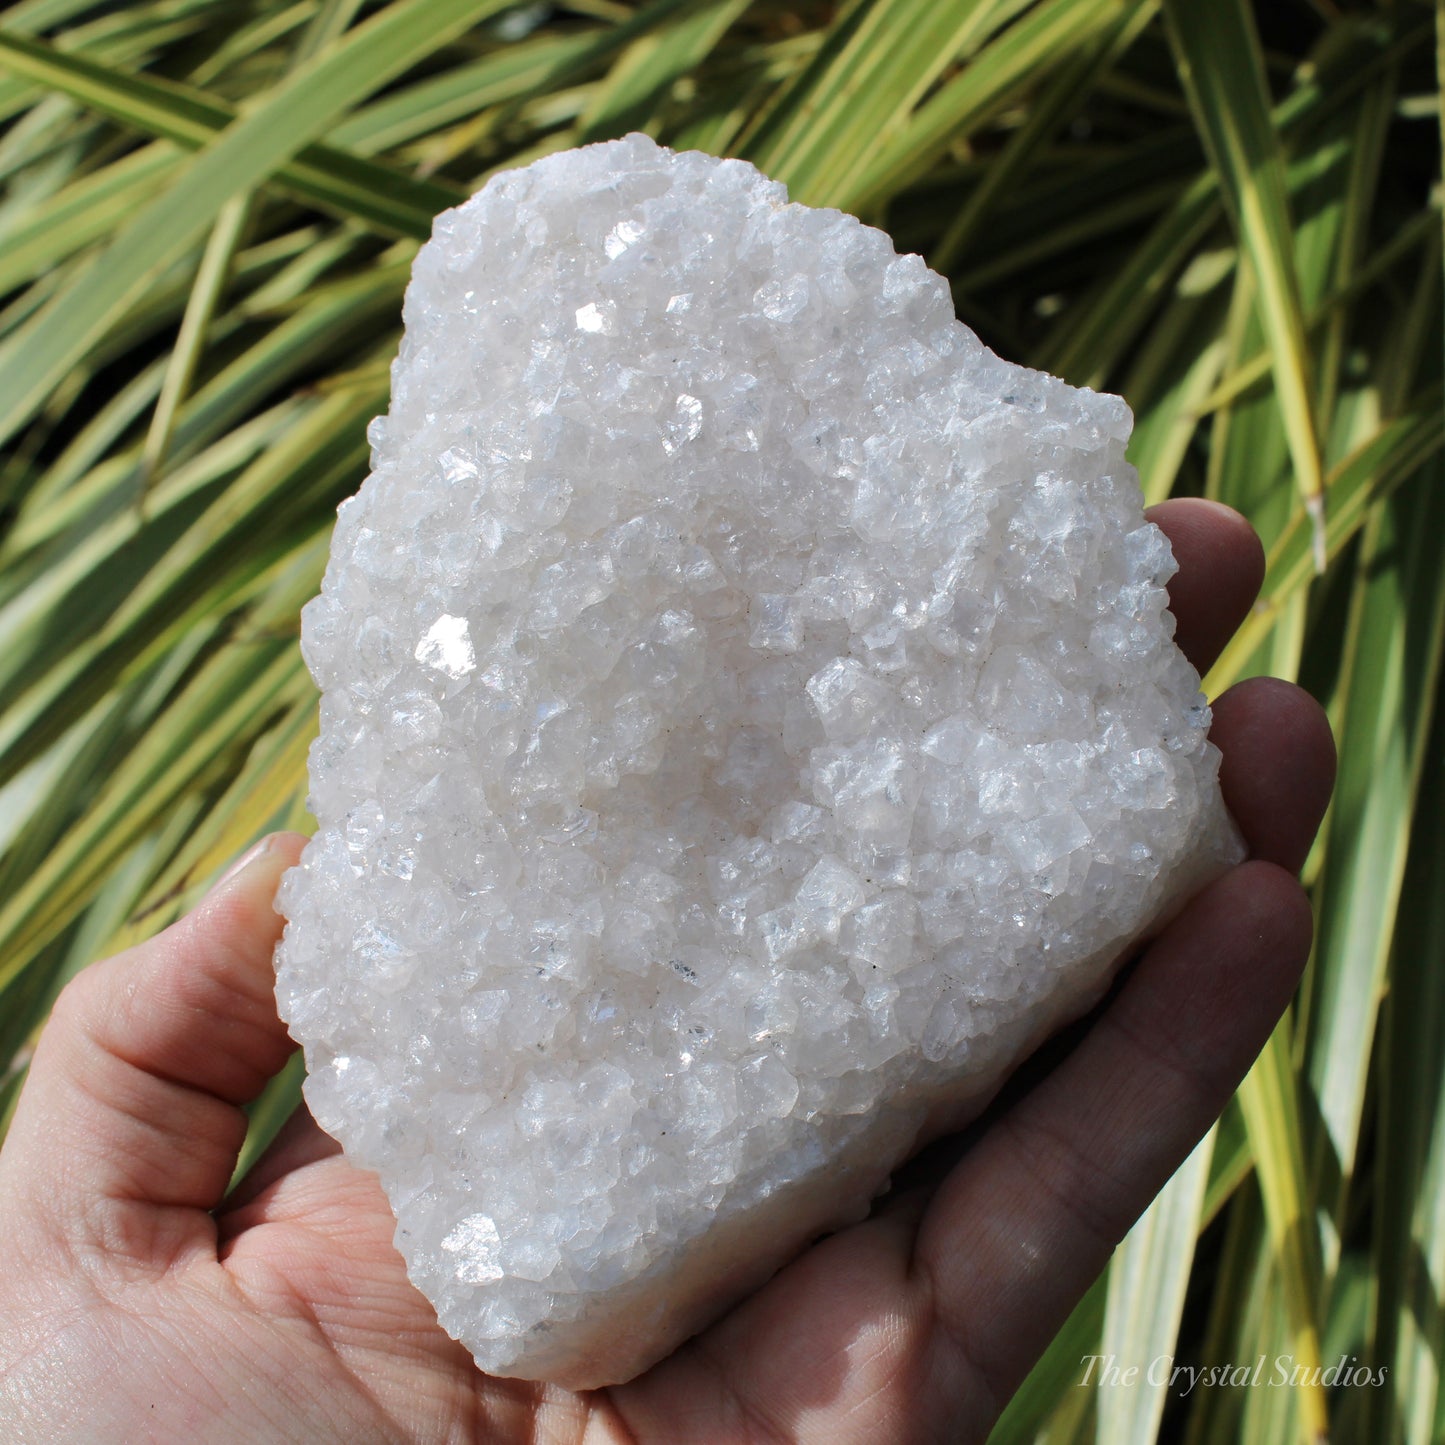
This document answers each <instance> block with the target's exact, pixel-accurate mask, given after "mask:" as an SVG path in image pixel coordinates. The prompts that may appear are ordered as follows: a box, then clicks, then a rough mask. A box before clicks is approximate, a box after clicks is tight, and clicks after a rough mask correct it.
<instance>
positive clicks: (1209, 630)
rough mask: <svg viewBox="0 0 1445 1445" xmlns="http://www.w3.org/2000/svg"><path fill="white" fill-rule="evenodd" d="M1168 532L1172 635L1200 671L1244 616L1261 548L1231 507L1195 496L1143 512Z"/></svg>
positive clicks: (1260, 575)
mask: <svg viewBox="0 0 1445 1445" xmlns="http://www.w3.org/2000/svg"><path fill="white" fill-rule="evenodd" d="M1144 515H1145V516H1146V517H1148V519H1149V520H1150V521H1151V522H1153V523H1155V524H1156V525H1157V526H1158V527H1159V528H1160V530H1161V531H1163V533H1164V534H1165V536H1167V537H1168V538H1169V545H1170V546H1171V547H1173V549H1174V560H1175V561H1176V562H1178V563H1179V571H1178V572H1177V573H1175V575H1174V577H1173V579H1172V580H1171V581H1170V583H1169V610H1170V611H1171V612H1172V613H1173V614H1174V617H1175V621H1176V624H1177V626H1176V628H1175V632H1174V638H1175V641H1176V642H1178V644H1179V647H1180V650H1181V651H1182V652H1183V653H1184V655H1185V657H1187V658H1188V659H1189V661H1190V662H1192V663H1193V664H1194V666H1195V668H1196V670H1197V671H1198V672H1199V673H1200V674H1201V675H1202V674H1204V673H1205V672H1208V670H1209V669H1210V667H1212V666H1213V665H1214V660H1215V658H1217V657H1218V656H1219V654H1220V652H1221V651H1223V649H1224V644H1225V643H1226V642H1228V641H1229V639H1230V638H1231V637H1232V636H1234V631H1235V628H1237V627H1238V626H1239V624H1240V623H1241V622H1243V621H1244V619H1245V616H1246V614H1247V613H1248V612H1249V609H1250V608H1251V607H1252V606H1253V605H1254V599H1255V598H1256V597H1257V596H1258V595H1259V588H1260V584H1261V583H1262V582H1263V581H1264V548H1263V547H1262V546H1261V545H1260V541H1259V538H1258V536H1256V535H1255V531H1254V528H1253V527H1251V526H1250V525H1249V523H1248V522H1247V521H1245V519H1244V518H1243V517H1241V516H1240V515H1239V513H1238V512H1236V511H1235V510H1234V509H1233V508H1232V507H1226V506H1224V505H1222V504H1221V503H1219V502H1206V501H1204V500H1202V499H1200V498H1197V497H1179V498H1175V499H1173V500H1171V501H1168V502H1160V503H1159V504H1158V506H1155V507H1150V508H1149V510H1148V511H1147V512H1146V513H1145V514H1144Z"/></svg>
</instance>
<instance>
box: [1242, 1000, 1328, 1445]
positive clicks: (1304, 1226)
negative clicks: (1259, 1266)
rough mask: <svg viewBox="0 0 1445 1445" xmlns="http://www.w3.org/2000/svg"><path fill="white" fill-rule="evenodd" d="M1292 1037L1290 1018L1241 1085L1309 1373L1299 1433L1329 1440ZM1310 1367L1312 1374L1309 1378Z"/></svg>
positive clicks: (1290, 1311)
mask: <svg viewBox="0 0 1445 1445" xmlns="http://www.w3.org/2000/svg"><path fill="white" fill-rule="evenodd" d="M1291 1038H1292V1029H1291V1026H1290V1019H1289V1017H1288V1016H1287V1017H1286V1018H1285V1019H1284V1021H1283V1022H1282V1023H1281V1024H1280V1025H1279V1027H1278V1028H1277V1029H1276V1030H1275V1031H1274V1033H1273V1034H1271V1035H1270V1039H1269V1042H1268V1043H1267V1044H1266V1045H1265V1047H1264V1051H1263V1052H1262V1053H1261V1054H1260V1056H1259V1059H1258V1061H1257V1062H1256V1063H1255V1065H1254V1067H1253V1068H1252V1069H1251V1070H1250V1071H1249V1074H1248V1076H1247V1077H1246V1078H1245V1081H1244V1083H1243V1084H1242V1085H1241V1086H1240V1090H1239V1101H1240V1105H1241V1107H1242V1108H1243V1110H1244V1119H1245V1124H1246V1126H1247V1127H1248V1129H1249V1136H1250V1145H1251V1148H1252V1150H1253V1153H1254V1161H1255V1169H1256V1171H1257V1173H1258V1176H1259V1184H1260V1193H1261V1194H1262V1196H1263V1199H1264V1211H1265V1218H1266V1220H1267V1222H1268V1226H1269V1239H1270V1251H1271V1254H1272V1257H1273V1260H1274V1265H1275V1269H1276V1270H1277V1272H1278V1279H1279V1283H1280V1288H1281V1292H1282V1295H1283V1303H1284V1308H1285V1311H1286V1314H1287V1317H1288V1322H1289V1332H1290V1344H1291V1353H1292V1355H1293V1357H1294V1361H1295V1363H1296V1364H1297V1365H1299V1366H1300V1367H1301V1368H1302V1369H1303V1370H1304V1371H1306V1372H1307V1373H1306V1376H1305V1377H1304V1379H1303V1381H1302V1383H1301V1384H1299V1385H1298V1387H1296V1388H1295V1389H1293V1390H1291V1391H1289V1392H1288V1393H1290V1394H1293V1395H1295V1396H1296V1397H1297V1400H1296V1402H1295V1404H1296V1405H1297V1408H1298V1418H1299V1429H1300V1434H1299V1437H1298V1438H1299V1440H1300V1442H1301V1445H1319V1442H1320V1441H1323V1440H1327V1439H1328V1438H1329V1417H1328V1408H1327V1405H1326V1402H1325V1392H1324V1389H1323V1388H1322V1386H1321V1385H1320V1383H1319V1375H1318V1371H1319V1370H1320V1369H1321V1359H1320V1334H1321V1328H1320V1267H1319V1242H1318V1234H1317V1231H1316V1228H1315V1223H1314V1219H1313V1215H1312V1211H1311V1209H1310V1207H1309V1204H1308V1200H1309V1194H1308V1190H1307V1178H1306V1170H1305V1162H1304V1152H1303V1145H1302V1142H1301V1130H1300V1121H1299V1100H1298V1097H1297V1094H1296V1092H1295V1077H1294V1071H1293V1068H1292V1066H1291V1062H1290V1043H1291ZM1308 1372H1315V1373H1314V1375H1313V1377H1312V1378H1311V1377H1310V1375H1309V1373H1308ZM1260 1393H1263V1394H1269V1393H1271V1392H1269V1391H1264V1392H1260ZM1279 1393H1285V1392H1284V1391H1280V1392H1279ZM1275 1438H1276V1439H1277V1440H1278V1439H1282V1438H1285V1437H1281V1436H1276V1437H1275Z"/></svg>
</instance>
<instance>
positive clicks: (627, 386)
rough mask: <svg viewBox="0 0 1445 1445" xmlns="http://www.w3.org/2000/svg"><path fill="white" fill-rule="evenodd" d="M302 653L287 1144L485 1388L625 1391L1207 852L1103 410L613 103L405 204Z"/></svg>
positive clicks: (859, 247)
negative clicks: (417, 1295)
mask: <svg viewBox="0 0 1445 1445" xmlns="http://www.w3.org/2000/svg"><path fill="white" fill-rule="evenodd" d="M405 321H406V334H405V339H404V340H403V343H402V347H401V353H400V355H399V357H398V359H397V361H396V364H395V366H394V368H393V371H392V401H391V409H390V411H389V413H388V414H387V415H386V416H385V417H382V418H380V419H378V420H377V421H376V422H375V423H374V424H373V426H372V430H371V433H370V436H371V442H372V448H373V456H372V473H371V475H370V476H369V477H368V479H367V480H366V482H365V483H364V485H363V486H362V488H361V490H360V491H359V492H358V493H357V495H356V496H355V497H354V498H352V499H351V500H349V501H348V502H346V503H345V504H344V505H343V506H342V508H341V509H340V514H339V520H338V522H337V526H336V532H335V537H334V540H333V543H332V551H331V560H330V565H329V567H328V569H327V572H326V577H325V581H324V583H323V586H322V591H321V595H320V596H319V597H318V598H316V599H315V600H314V601H313V602H311V603H310V604H309V605H308V606H307V608H306V610H305V613H304V617H303V626H302V646H303V650H304V653H305V657H306V661H307V663H308V665H309V666H310V668H311V671H312V673H313V675H314V676H315V678H316V681H317V683H318V684H319V686H320V688H321V690H322V704H321V734H320V737H319V739H318V740H317V742H316V744H315V745H314V748H313V750H312V754H311V786H312V796H311V807H312V810H313V812H314V814H315V816H316V818H317V820H318V822H319V825H320V826H319V830H318V832H317V834H316V836H315V838H314V839H313V840H312V842H311V844H310V845H309V847H308V848H307V850H306V853H305V856H304V859H303V861H302V864H301V866H300V868H299V869H296V870H294V871H293V872H292V873H291V874H289V875H288V877H287V879H286V881H285V883H284V885H283V891H282V896H281V901H280V906H281V908H282V911H283V912H284V913H285V914H286V915H287V917H288V919H289V923H288V926H287V929H286V934H285V938H284V941H283V942H282V944H281V946H280V949H279V951H278V956H277V978H278V981H277V990H278V997H279V1000H280V1005H281V1008H282V1012H283V1015H284V1017H285V1018H286V1019H287V1020H288V1021H289V1023H290V1026H291V1030H292V1032H293V1034H294V1035H295V1036H296V1038H297V1039H298V1040H300V1041H301V1043H302V1044H304V1046H305V1049H306V1058H307V1064H308V1068H309V1078H308V1080H307V1084H306V1095H307V1099H308V1100H309V1103H310V1106H311V1109H312V1111H313V1113H314V1114H315V1116H316V1118H317V1120H318V1121H319V1122H320V1124H321V1125H322V1127H323V1128H325V1129H327V1130H328V1131H330V1132H331V1133H333V1134H334V1135H335V1136H336V1137H337V1138H338V1139H339V1140H340V1141H341V1142H342V1143H343V1144H344V1146H345V1148H346V1151H347V1154H348V1155H349V1156H350V1157H351V1158H352V1159H353V1160H354V1161H356V1162H357V1163H358V1164H360V1165H362V1166H364V1167H367V1168H370V1169H374V1170H375V1171H377V1173H378V1174H379V1175H380V1177H381V1180H382V1183H383V1186H384V1187H385V1190H386V1193H387V1195H388V1197H389V1199H390V1202H391V1204H392V1207H393V1208H394V1210H395V1213H396V1217H397V1233H396V1239H397V1244H398V1246H399V1248H400V1250H401V1252H402V1254H403V1255H404V1256H405V1258H406V1261H407V1265H408V1268H409V1270H410V1274H411V1277H412V1279H413V1280H414V1281H415V1283H416V1284H417V1285H418V1287H419V1288H420V1289H421V1290H422V1291H423V1292H424V1293H425V1294H426V1295H427V1296H428V1298H429V1299H430V1300H431V1301H432V1302H433V1303H434V1304H435V1306H436V1309H437V1313H438V1316H439V1318H440V1320H441V1322H442V1324H443V1325H444V1326H445V1328H446V1329H447V1330H448V1331H450V1332H451V1333H452V1334H453V1335H455V1336H456V1337H457V1338H458V1339H460V1340H462V1341H463V1342H464V1343H465V1344H466V1345H467V1346H468V1348H469V1349H470V1350H471V1351H472V1352H473V1354H474V1355H475V1357H476V1359H477V1361H478V1363H479V1364H480V1365H481V1366H482V1367H483V1368H485V1369H487V1370H491V1371H496V1372H499V1373H502V1374H507V1375H517V1376H523V1377H528V1378H541V1379H548V1380H553V1381H557V1382H560V1383H563V1384H567V1385H571V1386H578V1387H581V1386H594V1385H600V1384H605V1383H610V1382H614V1381H617V1380H621V1379H625V1378H628V1377H629V1376H630V1375H632V1374H634V1373H636V1372H637V1371H639V1370H640V1369H642V1368H644V1367H646V1366H647V1365H648V1364H650V1363H651V1362H653V1361H654V1360H655V1359H657V1358H659V1357H660V1356H661V1355H663V1354H665V1353H666V1352H667V1351H668V1350H670V1349H671V1348H673V1347H674V1346H675V1345H676V1344H677V1343H678V1342H679V1341H680V1340H681V1339H683V1338H685V1337H686V1336H687V1335H688V1334H689V1333H691V1332H692V1331H694V1330H696V1329H697V1328H698V1327H699V1326H700V1325H702V1324H704V1323H705V1322H706V1321H707V1320H708V1319H709V1318H711V1317H712V1316H714V1315H715V1314H717V1313H718V1312H719V1311H720V1310H721V1309H722V1308H724V1307H725V1306H726V1305H728V1304H729V1303H731V1302H732V1301H733V1300H734V1299H735V1298H736V1296H737V1294H738V1292H739V1291H740V1290H745V1289H747V1288H748V1287H750V1286H753V1285H756V1284H757V1283H758V1282H760V1280H761V1279H763V1278H765V1277H766V1276H767V1274H768V1273H769V1272H770V1271H772V1270H774V1269H776V1268H777V1267H778V1266H779V1265H780V1264H781V1263H784V1262H785V1261H786V1259H787V1258H788V1257H789V1255H790V1254H792V1253H795V1252H796V1251H797V1250H798V1249H799V1248H800V1247H801V1246H802V1245H803V1244H805V1243H806V1242H807V1240H808V1239H810V1238H811V1237H813V1236H815V1235H816V1234H817V1233H819V1232H820V1231H822V1230H824V1229H827V1228H833V1227H837V1226H838V1225H840V1224H842V1223H845V1222H847V1221H848V1220H850V1219H856V1218H858V1217H860V1216H861V1214H862V1213H863V1212H864V1211H865V1210H866V1208H867V1205H868V1201H869V1199H870V1198H871V1197H872V1196H873V1195H874V1194H875V1193H876V1192H877V1191H878V1190H879V1188H880V1187H882V1185H883V1184H884V1183H885V1182H886V1179H887V1177H888V1174H889V1172H890V1170H891V1169H892V1168H893V1167H895V1166H896V1164H897V1163H898V1162H899V1161H900V1159H901V1158H902V1157H904V1156H905V1155H906V1154H907V1153H908V1152H910V1150H911V1149H913V1148H914V1147H916V1145H917V1144H918V1143H919V1142H921V1141H922V1140H924V1139H926V1138H928V1137H930V1136H933V1135H936V1134H938V1133H939V1132H941V1131H942V1130H943V1129H945V1128H948V1127H952V1126H956V1125H957V1124H959V1123H961V1122H962V1121H964V1120H965V1119H966V1118H967V1117H968V1116H969V1113H970V1111H971V1110H975V1109H976V1108H977V1106H978V1103H979V1101H980V1100H981V1099H982V1098H983V1097H985V1096H986V1095H987V1094H988V1093H989V1092H990V1091H991V1090H992V1089H993V1088H994V1087H995V1086H996V1084H997V1082H998V1080H999V1078H1000V1076H1001V1075H1002V1074H1003V1073H1004V1072H1005V1071H1006V1070H1007V1069H1008V1068H1009V1067H1010V1066H1011V1065H1012V1064H1013V1063H1014V1062H1015V1061H1016V1060H1017V1059H1018V1057H1019V1056H1020V1055H1021V1053H1022V1052H1023V1051H1025V1050H1027V1049H1028V1048H1029V1047H1030V1046H1032V1045H1033V1044H1034V1043H1036V1042H1037V1041H1038V1040H1039V1039H1040V1038H1041V1037H1042V1036H1043V1035H1045V1034H1046V1033H1047V1032H1048V1031H1050V1030H1051V1029H1052V1028H1054V1027H1056V1026H1058V1024H1059V1023H1061V1022H1062V1021H1064V1020H1065V1019H1067V1018H1069V1017H1071V1016H1076V1015H1077V1014H1079V1013H1080V1012H1081V1011H1083V1010H1084V1009H1085V1008H1086V1007H1087V1006H1088V1005H1089V1004H1090V1003H1091V1002H1092V1001H1093V1000H1094V999H1095V998H1097V996H1098V994H1099V992H1100V990H1101V989H1102V988H1103V987H1104V985H1105V984H1106V983H1107V980H1108V975H1109V972H1110V969H1111V966H1112V965H1113V964H1114V963H1115V961H1116V960H1117V959H1118V957H1119V955H1120V953H1121V950H1123V949H1124V948H1125V947H1126V946H1127V945H1128V944H1129V943H1130V941H1131V940H1133V939H1136V938H1137V937H1138V936H1139V935H1140V934H1141V933H1142V932H1143V931H1145V930H1147V929H1149V928H1150V927H1151V926H1153V925H1154V924H1156V923H1157V921H1158V920H1159V919H1160V918H1161V917H1162V916H1164V915H1165V914H1167V912H1168V911H1169V910H1170V909H1172V908H1175V907H1177V906H1178V905H1179V904H1180V903H1181V902H1182V900H1183V899H1184V898H1185V897H1187V896H1188V894H1190V893H1191V892H1192V891H1193V890H1195V889H1196V888H1198V887H1199V886H1200V885H1201V884H1202V883H1203V882H1204V881H1206V880H1207V879H1208V878H1209V877H1210V876H1212V875H1213V874H1214V873H1216V872H1217V871H1219V870H1220V869H1221V868H1223V867H1225V866H1227V865H1228V864H1230V863H1232V862H1234V861H1236V860H1237V858H1238V857H1239V853H1240V845H1239V840H1238V835H1237V832H1236V830H1235V829H1234V827H1233V824H1232V823H1231V821H1230V819H1229V818H1228V816H1227V814H1226V812H1225V810H1224V807H1223V804H1222V802H1221V799H1220V794H1219V789H1218V783H1217V765H1218V755H1217V753H1216V751H1215V750H1214V748H1213V747H1212V746H1211V744H1210V743H1209V742H1208V740H1207V737H1206V729H1207V725H1208V721H1209V712H1208V708H1207V707H1206V705H1205V701H1204V698H1203V697H1202V696H1201V694H1200V692H1199V678H1198V676H1197V674H1196V673H1195V672H1194V671H1193V669H1192V668H1191V667H1190V665H1189V664H1188V662H1186V660H1185V659H1184V658H1183V656H1182V655H1181V654H1180V652H1179V651H1178V649H1177V648H1176V647H1175V645H1174V643H1173V640H1172V632H1173V625H1172V619H1171V617H1170V615H1169V613H1168V612H1167V611H1166V610H1165V604H1166V594H1165V583H1166V581H1167V580H1168V578H1169V576H1170V575H1171V573H1172V572H1173V570H1174V562H1173V559H1172V557H1171V554H1170V550H1169V546H1168V544H1167V542H1166V540H1165V538H1164V537H1163V535H1162V534H1161V533H1160V532H1159V531H1158V530H1157V529H1156V528H1155V527H1154V526H1152V525H1150V524H1149V523H1147V522H1145V520H1144V517H1143V513H1142V506H1141V499H1140V494H1139V488H1138V484H1137V481H1136V478H1135V475H1134V473H1133V471H1132V469H1131V468H1130V467H1129V466H1128V465H1127V463H1126V462H1125V460H1124V444H1125V441H1126V440H1127V437H1128V434H1129V428H1130V422H1131V419H1130V416H1129V412H1128V410H1127V408H1126V407H1125V405H1124V404H1123V402H1122V401H1120V400H1119V399H1118V398H1116V397H1112V396H1104V395H1096V394H1095V393H1092V392H1089V391H1084V390H1077V389H1075V388H1072V387H1070V386H1067V385H1065V384H1064V383H1063V382H1061V381H1058V380H1056V379H1054V378H1052V377H1049V376H1046V375H1043V374H1041V373H1038V372H1033V371H1028V370H1024V369H1022V368H1020V367H1018V366H1015V365H1011V364H1009V363H1008V362H1005V361H1002V360H1000V359H999V358H998V357H997V356H995V355H993V354H992V353H991V352H989V351H988V350H987V349H986V348H985V347H984V346H983V345H982V344H981V343H980V342H979V341H978V339H977V338H976V337H975V336H974V335H973V334H972V332H970V331H969V330H968V329H967V328H966V327H964V326H963V325H961V324H960V323H959V322H958V321H957V320H956V318H955V316H954V313H953V308H952V304H951V300H950V296H949V291H948V287H947V285H946V284H945V282H944V281H943V280H941V279H940V278H939V277H938V276H936V275H934V274H932V273H931V272H930V271H929V270H928V269H927V268H926V267H925V265H924V264H923V262H922V261H921V260H920V258H919V257H917V256H899V255H897V254H895V252H894V250H893V248H892V245H891V243H890V242H889V239H888V238H887V237H886V236H885V235H884V234H883V233H881V232H879V231H877V230H873V229H870V228H868V227H866V226H864V225H862V224H860V223H859V222H858V221H857V220H855V219H853V218H852V217H850V216H846V215H843V214H840V213H838V212H836V211H826V210H815V209H811V208H808V207H805V206H801V205H796V204H789V203H788V200H787V194H786V191H785V190H784V188H783V187H782V186H781V185H778V184H776V183H775V182H773V181H770V180H768V179H767V178H766V177H764V176H763V175H762V174H760V173H759V172H758V171H757V170H755V169H754V168H753V167H752V166H749V165H747V164H744V163H743V162H740V161H736V160H717V159H715V158H712V157H709V156H705V155H700V154H687V153H685V154H677V153H674V152H671V151H668V150H666V149H663V148H660V147H658V146H657V145H655V144H654V143H653V142H651V141H650V140H648V139H646V138H645V137H642V136H631V137H628V138H627V139H625V140H622V141H616V142H611V143H608V144H604V145H598V146H591V147H587V148H585V149H582V150H577V151H569V152H565V153H562V154H558V155H553V156H549V157H547V158H546V159H543V160H540V161H537V162H536V163H534V164H532V165H529V166H527V167H525V168H523V169H519V170H514V171H510V172H506V173H504V174H501V175H499V176H497V177H495V178H494V179H493V180H491V181H490V182H489V183H488V184H487V185H486V186H485V187H484V188H483V189H482V190H481V191H480V192H479V193H478V194H477V195H476V196H474V197H473V198H472V199H471V200H469V201H467V202H466V203H465V204H464V205H462V206H459V207H458V208H457V209H455V210H453V211H449V212H447V213H446V214H444V215H442V216H439V217H438V218H437V221H436V225H435V228H434V231H433V235H432V239H431V240H430V242H429V243H428V244H427V245H426V246H424V247H423V248H422V250H421V252H420V254H419V255H418V257H417V260H416V265H415V269H414V273H413V277H412V281H411V285H410V288H409V289H408V291H407V296H406V305H405Z"/></svg>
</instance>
